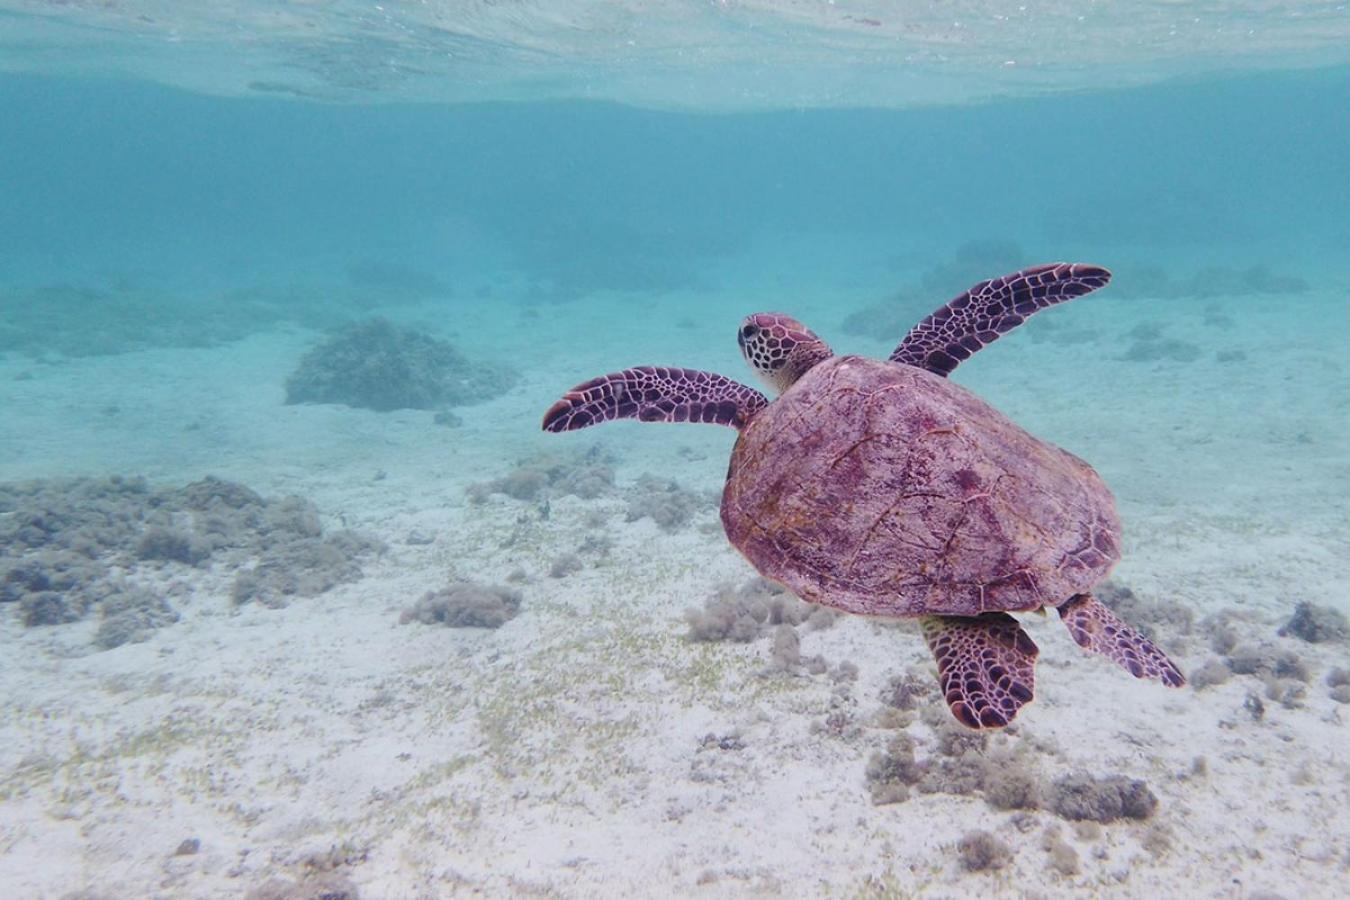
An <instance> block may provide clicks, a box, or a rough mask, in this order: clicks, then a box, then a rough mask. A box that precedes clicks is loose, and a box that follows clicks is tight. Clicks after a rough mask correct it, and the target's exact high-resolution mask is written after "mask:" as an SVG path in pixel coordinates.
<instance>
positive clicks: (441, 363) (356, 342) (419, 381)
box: [286, 319, 516, 412]
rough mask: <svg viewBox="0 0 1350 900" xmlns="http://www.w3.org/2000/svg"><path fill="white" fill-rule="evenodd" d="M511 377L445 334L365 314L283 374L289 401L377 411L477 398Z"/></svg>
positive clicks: (500, 389)
mask: <svg viewBox="0 0 1350 900" xmlns="http://www.w3.org/2000/svg"><path fill="white" fill-rule="evenodd" d="M515 383H516V376H515V373H514V372H513V371H511V370H510V369H508V368H506V367H505V366H502V365H499V364H497V363H490V362H475V361H470V360H469V359H468V358H466V357H465V356H464V355H463V354H462V353H460V352H459V350H457V349H455V347H453V346H452V345H450V344H448V343H446V342H445V341H442V340H438V339H436V338H433V337H430V336H429V335H425V334H421V333H419V332H416V331H413V330H410V329H406V328H399V327H397V326H395V325H394V324H393V323H391V322H389V321H387V320H385V319H371V320H368V321H365V322H359V323H356V324H354V325H348V326H346V327H344V328H339V329H337V330H336V331H333V332H331V333H330V334H329V335H328V337H326V338H325V339H324V340H322V341H321V342H320V343H319V344H318V345H317V346H315V347H313V348H312V349H311V350H310V351H309V352H307V353H306V354H305V355H304V357H303V358H301V360H300V367H299V368H298V369H296V371H295V372H294V373H293V374H292V375H291V377H290V378H289V379H287V381H286V402H287V403H341V404H345V405H347V406H353V407H358V408H361V409H373V410H375V411H376V412H388V411H390V410H395V409H444V408H445V407H448V406H462V405H466V404H470V403H482V402H484V401H486V400H491V399H493V398H494V397H498V396H500V395H502V394H504V393H506V391H508V390H510V389H511V387H512V386H513V385H514V384H515Z"/></svg>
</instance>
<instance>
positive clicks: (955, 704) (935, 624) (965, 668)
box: [919, 612, 1040, 728]
mask: <svg viewBox="0 0 1350 900" xmlns="http://www.w3.org/2000/svg"><path fill="white" fill-rule="evenodd" d="M919 627H920V628H922V629H923V637H924V640H925V641H927V642H928V649H929V650H931V651H932V652H933V658H934V659H936V660H937V667H938V683H939V684H940V685H941V686H942V694H943V696H944V697H945V698H946V700H947V705H948V706H949V707H951V711H952V715H953V716H955V717H956V718H957V720H958V721H959V722H961V724H962V725H966V726H969V727H970V728H1002V727H1003V726H1004V725H1007V724H1008V723H1009V722H1011V721H1012V720H1013V717H1014V716H1016V715H1017V711H1018V710H1019V709H1021V708H1022V707H1023V706H1025V705H1026V704H1027V703H1029V702H1030V701H1031V698H1032V696H1033V694H1034V693H1035V689H1036V655H1037V654H1038V653H1039V652H1040V651H1039V650H1037V649H1036V644H1035V643H1034V642H1033V641H1032V640H1031V638H1029V637H1027V633H1026V632H1025V631H1023V630H1022V628H1021V626H1020V625H1018V624H1017V620H1016V619H1014V618H1013V617H1012V616H1010V615H1008V614H1007V613H1001V612H993V613H984V614H983V615H979V616H924V617H923V618H921V619H920V620H919Z"/></svg>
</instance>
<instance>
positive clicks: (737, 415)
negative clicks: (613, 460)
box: [544, 366, 769, 432]
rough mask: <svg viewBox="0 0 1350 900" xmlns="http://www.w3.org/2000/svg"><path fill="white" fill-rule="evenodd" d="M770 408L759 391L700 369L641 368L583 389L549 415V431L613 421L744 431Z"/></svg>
mask: <svg viewBox="0 0 1350 900" xmlns="http://www.w3.org/2000/svg"><path fill="white" fill-rule="evenodd" d="M768 405H769V401H768V398H766V397H765V396H764V395H763V394H761V393H760V392H759V391H757V390H755V389H754V388H751V387H746V386H745V385H743V384H741V383H739V382H736V381H732V380H731V379H730V378H727V377H726V376H725V375H718V374H716V373H714V372H700V371H698V370H696V369H673V368H667V367H665V366H638V367H636V368H633V369H624V370H623V371H622V372H612V373H610V374H609V375H601V376H600V377H599V378H592V379H591V380H590V381H587V382H586V383H584V384H579V385H577V386H576V387H574V388H572V389H571V390H570V391H568V392H567V393H566V394H563V397H562V399H561V400H559V401H558V402H557V403H555V404H553V405H552V406H551V407H549V410H548V412H546V413H544V430H545V431H552V432H560V431H575V430H577V429H578V428H586V427H587V426H589V425H598V424H600V423H601V422H608V421H609V420H611V419H638V420H640V421H643V422H708V423H712V424H715V425H730V426H731V427H732V428H741V427H742V426H744V425H745V423H746V422H748V421H750V417H751V416H753V415H754V414H755V413H757V412H759V411H760V410H761V409H763V408H764V407H765V406H768Z"/></svg>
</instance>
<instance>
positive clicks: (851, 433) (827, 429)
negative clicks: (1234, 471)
mask: <svg viewBox="0 0 1350 900" xmlns="http://www.w3.org/2000/svg"><path fill="white" fill-rule="evenodd" d="M722 524H723V526H724V527H725V528H726V532H727V536H728V537H729V538H730V539H731V542H732V543H733V544H734V545H735V546H736V547H737V548H739V549H740V550H741V552H742V553H744V554H745V555H746V557H748V558H749V560H750V562H751V563H753V564H754V565H755V567H756V568H757V569H759V571H760V572H761V573H763V574H764V575H765V576H767V577H769V578H772V579H774V580H776V581H779V582H781V583H783V584H785V585H786V586H787V587H789V588H791V589H792V590H793V591H795V592H796V593H797V594H799V595H800V596H801V597H803V598H805V599H807V600H810V601H812V602H815V603H823V604H825V605H827V606H833V607H837V608H839V609H843V610H847V611H848V612H853V613H863V614H870V615H884V616H917V615H924V614H929V613H934V614H941V615H957V616H970V615H976V614H978V613H983V612H989V611H992V610H1008V611H1011V610H1029V609H1038V608H1040V607H1042V606H1047V605H1049V606H1057V605H1059V604H1061V603H1063V602H1065V601H1066V600H1068V599H1069V598H1070V597H1072V596H1073V595H1075V594H1078V593H1083V592H1086V591H1088V590H1089V589H1090V588H1091V587H1092V586H1093V585H1094V584H1096V583H1097V582H1098V581H1100V580H1101V579H1102V578H1104V577H1105V576H1106V575H1107V573H1108V572H1109V571H1110V570H1111V567H1112V566H1113V565H1115V563H1116V561H1117V560H1118V559H1119V558H1120V553H1119V537H1120V520H1119V518H1118V517H1117V515H1116V510H1115V503H1114V501H1113V500H1112V498H1111V493H1110V491H1108V490H1107V488H1106V485H1105V484H1104V483H1103V482H1102V479H1101V477H1100V476H1099V475H1097V473H1096V472H1095V471H1093V469H1092V467H1091V466H1089V465H1088V464H1087V463H1085V462H1083V461H1082V460H1081V459H1079V458H1078V457H1076V456H1074V455H1073V454H1071V453H1068V452H1066V451H1064V450H1061V449H1059V448H1058V447H1056V446H1054V445H1052V444H1049V443H1046V442H1045V441H1042V440H1039V439H1038V438H1035V437H1033V436H1031V435H1030V434H1028V433H1027V432H1026V431H1024V430H1023V429H1021V428H1019V427H1018V426H1017V425H1015V424H1013V423H1012V421H1010V420H1009V419H1008V418H1007V417H1006V416H1004V415H1003V414H1002V413H1000V412H998V411H997V410H995V409H994V408H993V407H991V406H990V405H989V404H987V403H985V402H984V401H983V400H981V399H980V398H978V397H976V396H975V395H974V394H972V393H971V392H970V391H968V390H966V389H965V388H962V387H960V386H959V385H956V384H953V383H952V382H950V381H948V380H946V379H944V378H942V377H940V376H938V375H934V374H932V373H931V372H928V371H925V370H923V369H919V368H915V367H912V366H905V365H900V364H897V363H893V362H882V361H879V360H873V359H865V358H862V357H857V356H844V357H834V358H832V359H829V360H826V361H825V362H822V363H820V364H819V365H817V366H815V367H814V368H812V369H811V370H810V371H809V372H807V373H806V374H805V375H804V376H802V378H801V379H800V380H799V381H798V382H797V383H796V384H794V385H793V386H792V388H791V389H790V390H788V391H787V392H786V393H785V394H784V395H783V396H782V397H780V398H779V399H778V400H777V401H775V402H774V403H772V404H770V405H769V406H768V407H767V408H766V409H764V410H761V411H760V412H759V413H758V414H756V415H755V416H754V417H753V418H752V419H751V420H750V423H749V424H748V425H747V426H746V427H745V428H744V429H743V430H742V431H741V435H740V439H739V440H738V441H737V442H736V448H735V450H734V452H733V453H732V457H731V468H730V471H729V472H728V474H727V484H726V489H725V491H724V492H723V495H722Z"/></svg>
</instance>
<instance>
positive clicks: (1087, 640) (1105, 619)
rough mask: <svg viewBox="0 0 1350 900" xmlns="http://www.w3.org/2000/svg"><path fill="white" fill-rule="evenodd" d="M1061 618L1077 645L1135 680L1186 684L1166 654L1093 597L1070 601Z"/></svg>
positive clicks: (1060, 609)
mask: <svg viewBox="0 0 1350 900" xmlns="http://www.w3.org/2000/svg"><path fill="white" fill-rule="evenodd" d="M1059 615H1060V618H1062V619H1063V620H1064V624H1065V626H1067V627H1068V629H1069V634H1071V635H1073V639H1074V640H1075V641H1077V642H1078V646H1080V647H1082V648H1084V649H1085V650H1091V651H1092V652H1093V653H1100V654H1101V655H1102V656H1106V657H1110V658H1111V659H1114V660H1115V661H1116V662H1117V663H1119V664H1120V666H1121V667H1122V668H1125V669H1127V670H1128V671H1129V673H1130V674H1131V675H1133V676H1134V677H1135V678H1157V679H1159V680H1160V681H1162V683H1163V684H1165V685H1167V686H1168V687H1181V686H1182V685H1183V684H1185V683H1186V678H1185V676H1183V675H1182V674H1181V670H1180V669H1178V668H1177V667H1176V664H1175V663H1173V662H1172V661H1171V660H1170V659H1168V658H1167V654H1165V653H1163V652H1162V651H1161V650H1159V649H1158V647H1157V645H1156V644H1154V643H1153V642H1152V641H1150V640H1149V639H1148V638H1146V637H1144V636H1143V635H1142V634H1140V633H1139V632H1137V631H1135V630H1134V628H1133V627H1132V626H1131V625H1130V624H1129V623H1128V622H1126V621H1125V620H1124V619H1122V618H1120V617H1119V616H1117V615H1116V614H1115V613H1113V612H1111V610H1109V609H1107V608H1106V606H1105V605H1103V604H1102V603H1100V602H1098V601H1097V599H1096V598H1095V597H1093V596H1092V595H1091V594H1076V595H1074V596H1073V597H1071V598H1069V602H1068V603H1065V604H1064V605H1063V606H1061V607H1060V608H1059Z"/></svg>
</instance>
